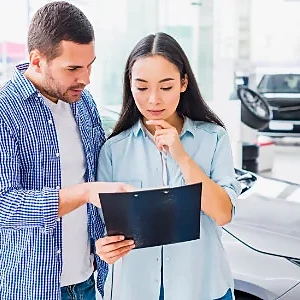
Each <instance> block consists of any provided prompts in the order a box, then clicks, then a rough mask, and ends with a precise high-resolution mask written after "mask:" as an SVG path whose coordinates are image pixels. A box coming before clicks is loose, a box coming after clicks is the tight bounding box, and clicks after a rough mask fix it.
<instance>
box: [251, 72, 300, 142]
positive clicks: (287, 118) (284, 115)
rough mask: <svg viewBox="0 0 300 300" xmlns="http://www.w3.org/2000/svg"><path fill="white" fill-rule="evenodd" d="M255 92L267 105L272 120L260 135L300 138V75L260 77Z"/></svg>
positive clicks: (281, 74)
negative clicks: (270, 111) (271, 114)
mask: <svg viewBox="0 0 300 300" xmlns="http://www.w3.org/2000/svg"><path fill="white" fill-rule="evenodd" d="M257 92H258V93H259V94H260V95H261V96H262V97H263V98H264V99H265V100H267V102H268V103H269V105H270V106H271V109H272V111H273V118H272V120H271V121H270V123H269V125H268V126H267V127H266V128H264V129H262V130H260V134H263V135H268V136H274V137H288V136H289V137H290V136H300V74H292V73H290V74H289V73H279V74H277V73H276V74H265V75H263V76H262V78H261V80H260V82H259V84H258V86H257Z"/></svg>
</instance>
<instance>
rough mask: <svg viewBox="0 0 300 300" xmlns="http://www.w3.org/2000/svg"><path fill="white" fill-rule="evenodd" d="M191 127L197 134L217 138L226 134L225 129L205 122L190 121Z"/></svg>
mask: <svg viewBox="0 0 300 300" xmlns="http://www.w3.org/2000/svg"><path fill="white" fill-rule="evenodd" d="M191 122H192V124H193V127H194V128H195V131H196V133H197V134H200V135H201V134H202V133H206V134H211V135H217V136H218V137H221V136H223V135H224V134H226V129H225V128H224V127H222V126H220V125H218V124H215V123H211V122H206V121H192V120H191Z"/></svg>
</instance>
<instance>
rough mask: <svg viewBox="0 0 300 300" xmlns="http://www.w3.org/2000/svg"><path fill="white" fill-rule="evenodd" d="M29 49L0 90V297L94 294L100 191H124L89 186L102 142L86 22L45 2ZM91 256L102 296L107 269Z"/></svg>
mask: <svg viewBox="0 0 300 300" xmlns="http://www.w3.org/2000/svg"><path fill="white" fill-rule="evenodd" d="M28 50H29V64H24V65H19V66H17V67H16V69H15V71H14V74H13V76H12V79H11V80H10V81H8V82H7V83H6V84H5V85H4V86H3V87H2V89H1V90H0V299H3V300H4V299H5V300H10V299H11V300H21V299H22V300H26V299H28V300H47V299H49V300H56V299H86V300H91V299H95V287H94V286H95V284H94V277H93V271H94V257H93V251H94V242H95V239H96V238H97V239H98V238H99V237H101V236H103V223H102V221H101V219H100V216H99V214H98V210H97V208H96V207H95V205H96V206H100V201H99V198H98V193H99V192H118V191H128V190H130V187H129V186H127V185H125V184H122V183H100V182H92V181H94V180H95V170H96V166H97V160H98V153H99V150H100V147H101V146H102V143H103V142H104V132H103V129H102V127H101V121H100V117H99V115H98V112H97V108H96V105H95V103H94V101H93V99H92V97H91V95H90V94H89V92H88V91H87V90H85V89H84V88H85V86H86V85H88V84H89V78H90V72H91V67H92V64H93V62H94V60H95V50H94V31H93V28H92V25H91V24H90V22H89V21H88V19H87V18H86V16H85V15H84V14H83V13H82V11H80V10H79V9H78V8H76V7H75V6H73V5H71V4H69V3H67V2H60V1H59V2H52V3H49V4H46V5H45V6H44V7H42V8H40V9H39V10H38V11H37V12H36V14H35V15H34V17H33V19H32V22H31V24H30V27H29V32H28ZM92 204H93V205H92ZM91 224H93V226H91ZM97 260H98V278H99V279H100V280H99V281H98V284H99V289H100V292H101V293H102V294H103V281H104V280H105V276H106V268H107V266H106V265H105V264H104V262H102V261H101V260H100V259H99V257H98V258H97Z"/></svg>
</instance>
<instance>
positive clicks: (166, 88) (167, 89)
mask: <svg viewBox="0 0 300 300" xmlns="http://www.w3.org/2000/svg"><path fill="white" fill-rule="evenodd" d="M171 88H172V87H171V86H169V87H165V88H161V89H162V90H163V91H169V90H170V89H171Z"/></svg>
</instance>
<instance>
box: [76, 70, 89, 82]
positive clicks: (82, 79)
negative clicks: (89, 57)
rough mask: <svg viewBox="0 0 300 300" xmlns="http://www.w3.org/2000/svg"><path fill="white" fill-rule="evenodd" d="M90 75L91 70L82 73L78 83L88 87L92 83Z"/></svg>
mask: <svg viewBox="0 0 300 300" xmlns="http://www.w3.org/2000/svg"><path fill="white" fill-rule="evenodd" d="M90 74H91V72H90V71H89V70H86V71H83V72H81V74H80V77H79V78H78V80H77V82H78V83H79V84H82V85H85V86H86V85H88V84H89V83H90Z"/></svg>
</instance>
